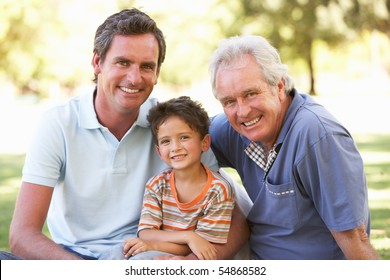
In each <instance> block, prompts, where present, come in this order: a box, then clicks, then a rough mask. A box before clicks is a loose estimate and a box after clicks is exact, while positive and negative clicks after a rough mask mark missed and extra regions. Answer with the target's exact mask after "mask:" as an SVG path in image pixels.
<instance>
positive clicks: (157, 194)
mask: <svg viewBox="0 0 390 280" xmlns="http://www.w3.org/2000/svg"><path fill="white" fill-rule="evenodd" d="M148 121H149V122H150V124H151V128H152V131H153V136H154V137H155V140H156V143H157V144H156V149H157V152H158V154H159V156H160V158H161V159H162V160H163V161H164V162H165V163H166V164H167V165H169V166H170V167H171V169H169V170H166V171H164V172H162V173H160V174H158V175H156V176H154V177H153V178H151V179H150V180H149V182H148V183H147V185H146V189H145V196H144V202H143V209H142V213H141V218H140V223H139V227H138V236H139V238H130V239H128V240H126V241H125V243H124V254H125V258H129V257H132V256H134V255H137V254H139V253H142V252H147V251H153V252H150V258H153V257H155V256H156V255H159V254H166V253H170V254H174V255H187V254H189V253H191V252H192V253H194V254H195V255H196V257H197V258H198V259H201V260H203V259H205V260H210V259H216V258H217V255H216V250H215V247H214V245H213V243H219V244H224V243H226V241H227V237H228V233H229V228H230V221H231V214H232V211H233V208H234V193H233V190H232V188H231V186H230V185H229V183H228V182H227V181H226V180H225V179H224V178H223V177H222V176H221V175H219V174H218V173H215V172H213V171H211V170H210V169H208V168H207V167H206V166H204V165H203V164H202V163H201V160H200V159H201V154H202V153H203V152H205V151H207V150H208V149H209V147H210V135H209V134H208V129H209V125H210V121H209V117H208V115H207V113H206V111H205V110H204V109H203V108H202V107H201V105H200V104H199V103H197V102H195V101H192V100H191V99H190V98H189V97H185V96H183V97H179V98H174V99H171V100H169V101H166V102H163V103H158V104H157V105H156V106H154V107H153V108H152V109H151V110H150V111H149V115H148ZM156 251H159V252H158V253H157V254H156ZM144 254H145V253H144ZM143 259H145V257H143Z"/></svg>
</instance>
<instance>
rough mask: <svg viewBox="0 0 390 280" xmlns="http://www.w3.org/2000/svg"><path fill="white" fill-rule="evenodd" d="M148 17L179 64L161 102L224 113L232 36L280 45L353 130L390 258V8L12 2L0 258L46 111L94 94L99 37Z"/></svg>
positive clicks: (380, 1) (383, 3)
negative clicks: (222, 85)
mask: <svg viewBox="0 0 390 280" xmlns="http://www.w3.org/2000/svg"><path fill="white" fill-rule="evenodd" d="M129 7H137V8H139V9H141V10H143V11H144V12H146V13H148V14H149V15H151V16H152V17H153V18H154V19H156V21H157V23H158V25H159V27H160V28H161V29H162V30H163V32H164V34H165V37H166V41H167V56H166V61H165V62H164V64H163V67H162V72H161V75H160V80H159V83H158V85H157V86H156V88H155V91H154V93H153V94H154V95H156V96H158V97H159V98H161V99H167V98H170V97H173V96H178V95H189V96H191V97H192V98H194V99H196V100H199V101H201V102H202V103H203V104H204V106H205V108H206V109H207V110H208V111H209V113H210V115H213V114H215V113H217V112H220V111H221V107H220V105H219V104H218V103H217V102H216V101H215V100H214V98H213V97H212V94H211V89H210V86H209V81H208V60H209V58H210V56H211V54H212V52H213V50H214V49H215V48H216V47H217V46H218V43H219V41H220V40H221V39H222V38H224V37H227V36H234V35H239V34H260V35H262V36H264V37H266V38H267V39H269V40H270V42H271V43H272V44H273V45H274V46H276V47H277V48H278V49H279V51H280V54H281V57H282V60H284V62H285V63H286V64H287V65H288V66H289V71H290V74H291V76H292V77H294V79H295V82H296V87H297V89H298V90H299V91H300V92H306V93H310V94H312V95H313V96H314V98H315V99H317V100H318V101H319V102H320V103H322V104H324V105H325V106H326V107H327V108H328V109H329V111H331V112H332V113H334V114H335V115H336V117H337V118H338V119H339V120H340V121H341V122H342V123H344V124H345V125H346V127H347V128H348V129H349V130H350V132H351V133H352V134H353V136H354V138H355V140H356V142H357V145H358V148H359V150H360V151H361V153H362V156H363V159H364V162H365V168H366V172H367V180H368V184H369V200H370V206H371V214H372V224H371V225H372V242H373V244H374V246H375V248H376V249H377V250H378V251H379V253H380V255H381V256H382V258H385V259H390V122H389V120H390V108H389V107H390V0H264V1H258V0H229V1H226V0H196V1H195V0H164V1H161V0H144V1H143V0H138V1H137V0H132V1H125V0H116V1H115V0H111V1H106V0H84V1H79V0H18V1H13V0H0V127H1V130H2V131H3V132H2V134H1V137H0V250H8V229H9V223H10V219H11V216H12V212H13V207H14V202H15V199H16V195H17V192H18V188H19V185H20V178H21V170H22V165H23V161H24V156H25V152H26V149H27V147H28V144H29V140H30V138H31V134H32V133H33V131H34V128H35V125H36V122H37V121H38V119H39V117H40V115H41V113H42V111H44V110H46V109H47V108H49V107H50V106H53V105H55V104H58V103H60V102H63V101H64V100H66V99H68V98H69V97H71V96H74V95H77V94H81V93H84V92H86V91H89V90H92V88H93V86H94V85H93V83H92V79H93V70H92V67H91V65H90V61H91V58H92V50H93V37H94V32H95V30H96V28H97V26H98V25H99V24H101V23H102V22H103V20H104V19H105V18H106V17H107V16H109V15H110V14H112V13H114V12H116V11H118V10H120V9H122V8H129Z"/></svg>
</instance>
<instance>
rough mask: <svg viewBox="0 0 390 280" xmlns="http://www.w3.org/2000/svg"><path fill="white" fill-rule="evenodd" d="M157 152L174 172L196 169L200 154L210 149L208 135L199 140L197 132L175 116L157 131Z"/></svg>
mask: <svg viewBox="0 0 390 280" xmlns="http://www.w3.org/2000/svg"><path fill="white" fill-rule="evenodd" d="M157 138H158V139H157V141H158V145H157V147H156V148H157V152H158V154H159V156H160V158H161V159H162V160H163V161H164V162H165V163H166V164H167V165H169V166H170V167H172V168H173V169H175V170H188V169H191V167H193V166H196V167H198V166H199V164H200V158H201V155H202V152H205V151H207V150H208V149H209V147H210V135H206V136H205V137H204V138H203V139H201V136H200V134H199V133H198V132H197V131H194V130H192V129H191V128H190V127H189V125H188V124H187V123H186V122H185V121H183V120H182V119H180V118H179V117H177V116H172V117H169V118H168V119H167V120H166V121H165V122H164V123H162V124H161V126H160V127H159V129H158V132H157Z"/></svg>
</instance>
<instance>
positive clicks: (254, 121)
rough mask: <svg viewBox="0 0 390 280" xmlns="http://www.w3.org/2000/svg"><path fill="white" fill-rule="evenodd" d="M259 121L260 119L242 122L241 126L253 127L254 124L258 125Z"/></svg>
mask: <svg viewBox="0 0 390 280" xmlns="http://www.w3.org/2000/svg"><path fill="white" fill-rule="evenodd" d="M260 119H261V118H260V117H257V118H256V119H254V120H251V121H250V122H244V123H243V124H244V125H245V126H251V125H254V124H255V123H258V122H259V120H260Z"/></svg>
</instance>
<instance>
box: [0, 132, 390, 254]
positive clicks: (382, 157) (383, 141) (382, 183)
mask: <svg viewBox="0 0 390 280" xmlns="http://www.w3.org/2000/svg"><path fill="white" fill-rule="evenodd" d="M354 137H355V140H356V142H357V145H358V148H359V150H360V152H361V154H362V156H363V160H364V162H365V170H366V173H367V181H368V187H369V203H370V208H371V242H372V244H373V246H374V247H375V249H376V250H377V251H378V253H379V254H380V256H381V258H382V259H387V260H390V134H358V135H354ZM23 161H24V155H23V154H0V213H1V215H0V250H6V251H8V250H9V247H8V230H9V225H10V222H11V217H12V213H13V209H14V203H15V199H16V196H17V192H18V188H19V185H20V176H21V171H22V165H23Z"/></svg>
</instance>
